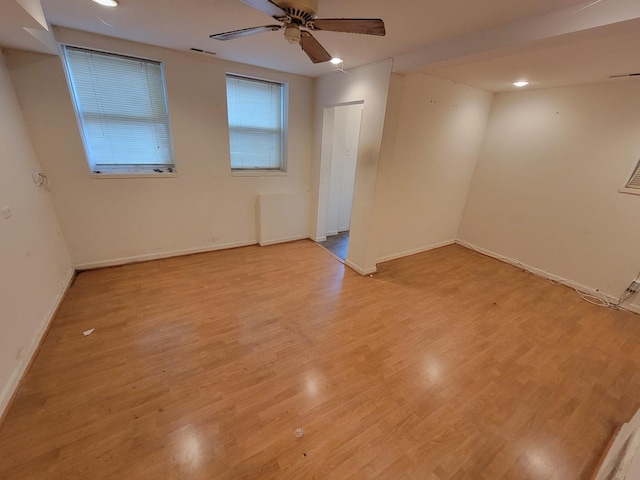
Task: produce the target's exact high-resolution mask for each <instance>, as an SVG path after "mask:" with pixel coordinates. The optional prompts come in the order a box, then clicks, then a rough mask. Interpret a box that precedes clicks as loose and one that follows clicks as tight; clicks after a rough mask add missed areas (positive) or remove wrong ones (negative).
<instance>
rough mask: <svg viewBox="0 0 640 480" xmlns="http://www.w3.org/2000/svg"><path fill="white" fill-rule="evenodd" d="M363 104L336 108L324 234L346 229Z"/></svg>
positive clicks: (351, 202)
mask: <svg viewBox="0 0 640 480" xmlns="http://www.w3.org/2000/svg"><path fill="white" fill-rule="evenodd" d="M361 120H362V104H355V105H345V106H341V107H335V111H334V124H333V149H332V155H331V179H330V186H329V208H328V211H327V235H337V234H338V233H339V232H344V231H347V230H349V227H350V225H351V209H352V207H353V188H354V186H355V181H356V163H357V159H358V141H359V139H360V123H361Z"/></svg>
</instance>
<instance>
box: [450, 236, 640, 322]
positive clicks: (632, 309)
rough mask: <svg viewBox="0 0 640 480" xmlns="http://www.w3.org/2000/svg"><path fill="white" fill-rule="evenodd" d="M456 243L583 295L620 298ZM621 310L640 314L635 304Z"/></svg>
mask: <svg viewBox="0 0 640 480" xmlns="http://www.w3.org/2000/svg"><path fill="white" fill-rule="evenodd" d="M455 243H456V244H457V245H460V246H461V247H464V248H468V249H469V250H473V251H476V252H478V253H481V254H482V255H486V256H488V257H491V258H493V259H495V260H499V261H501V262H503V263H506V264H509V265H512V266H514V267H516V268H519V269H521V270H524V271H526V272H529V273H532V274H533V275H536V276H538V277H542V278H544V279H548V280H553V281H554V282H558V283H560V284H562V285H563V286H565V287H569V288H572V289H574V290H579V291H580V292H583V293H587V294H589V295H594V296H596V297H604V298H606V299H607V300H608V301H609V302H611V303H614V304H615V303H616V302H617V301H618V297H616V296H615V295H612V294H610V293H607V292H603V291H602V290H599V289H597V288H595V287H590V286H588V285H584V284H582V283H578V282H576V281H574V280H571V279H568V278H564V277H560V276H558V275H555V274H553V273H550V272H547V271H546V270H542V269H540V268H537V267H534V266H531V265H528V264H526V263H523V262H521V261H520V260H518V259H516V258H509V257H505V256H504V255H500V254H499V253H496V252H493V251H491V250H487V249H486V248H482V247H479V246H477V245H474V244H472V243H470V242H467V241H465V240H462V239H459V238H458V239H456V241H455ZM620 310H626V311H629V312H632V313H637V314H640V306H638V305H634V304H633V303H628V304H626V305H624V306H622V307H620Z"/></svg>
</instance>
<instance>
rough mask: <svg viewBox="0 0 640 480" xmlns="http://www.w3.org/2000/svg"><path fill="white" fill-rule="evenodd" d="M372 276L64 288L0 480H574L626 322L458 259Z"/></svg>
mask: <svg viewBox="0 0 640 480" xmlns="http://www.w3.org/2000/svg"><path fill="white" fill-rule="evenodd" d="M379 267H380V270H379V273H377V274H376V275H375V276H373V277H360V276H358V275H357V274H355V273H354V272H352V271H351V270H349V269H348V268H345V267H344V265H342V264H341V263H339V262H338V261H336V260H335V259H334V258H333V257H332V256H331V255H329V254H328V253H327V252H325V251H324V250H323V249H322V248H320V247H318V246H317V245H315V244H313V243H312V242H309V241H301V242H294V243H290V244H285V245H274V246H270V247H263V248H260V247H247V248H241V249H236V250H229V251H220V252H212V253H207V254H199V255H192V256H187V257H181V258H173V259H165V260H158V261H153V262H147V263H140V264H136V265H127V266H123V267H114V268H107V269H102V270H94V271H89V272H84V273H81V274H79V275H78V276H77V277H76V280H75V282H74V285H73V286H72V288H71V289H70V291H69V292H68V294H67V297H66V298H65V301H64V303H63V304H62V305H61V307H60V309H59V311H58V314H57V316H56V318H55V319H54V321H53V324H52V326H51V329H50V331H49V334H48V336H47V338H46V340H45V342H44V343H43V345H42V347H41V349H40V351H39V353H38V356H37V358H36V359H35V361H34V363H33V366H32V368H31V370H30V371H29V373H28V375H27V376H26V378H25V379H24V382H23V385H22V389H21V391H20V392H19V393H18V395H17V397H16V400H15V402H14V404H13V405H12V407H11V409H10V411H9V412H8V414H7V415H6V420H5V422H4V423H3V425H1V426H0V478H2V479H7V480H13V479H16V480H17V479H19V480H23V479H69V478H74V479H76V478H77V479H85V478H86V479H92V480H102V479H104V480H107V479H109V480H110V479H121V478H131V479H158V478H163V479H182V478H189V479H212V478H220V479H236V478H237V479H245V478H246V479H254V478H255V479H258V478H259V479H269V478H278V479H282V478H304V479H313V478H318V479H320V478H322V479H325V478H336V479H351V478H353V479H365V478H382V479H385V478H389V479H421V480H424V479H433V480H445V479H446V480H462V479H474V480H478V479H485V480H496V479H497V480H500V479H504V480H511V479H514V480H515V479H517V480H522V479H545V480H549V479H558V480H560V479H562V480H567V479H576V480H581V479H587V478H589V476H590V474H591V472H592V470H593V468H594V467H595V465H596V463H597V461H598V459H599V458H600V454H601V452H602V449H604V448H605V446H606V444H607V441H608V439H609V438H610V435H611V433H612V432H613V431H614V429H615V428H616V426H618V425H620V424H622V423H624V422H625V421H627V420H628V419H629V418H630V417H631V416H632V414H633V413H634V412H635V411H636V410H637V409H638V408H640V368H639V367H640V320H639V319H640V317H638V316H636V315H632V314H629V313H625V312H616V311H611V310H608V309H604V308H599V307H595V306H593V305H590V304H588V303H586V302H584V301H582V300H581V299H580V298H579V297H578V296H577V295H575V293H574V292H573V291H572V290H570V289H567V288H564V287H559V286H554V285H552V284H551V283H549V282H547V281H545V280H543V279H540V278H538V277H535V276H533V275H531V274H528V273H525V272H522V271H520V270H518V269H516V268H514V267H511V266H508V265H505V264H502V263H500V262H497V261H495V260H493V259H490V258H487V257H484V256H482V255H479V254H477V253H475V252H472V251H469V250H466V249H464V248H462V247H460V246H449V247H444V248H441V249H437V250H433V251H431V252H427V253H423V254H419V255H414V256H412V257H408V258H404V259H400V260H396V261H393V262H388V263H385V264H382V265H380V266H379ZM90 328H95V331H94V333H93V334H91V335H90V336H88V337H84V336H83V335H82V332H83V331H85V330H88V329H90ZM297 428H303V429H304V435H302V437H299V438H298V437H296V435H295V431H296V429H297Z"/></svg>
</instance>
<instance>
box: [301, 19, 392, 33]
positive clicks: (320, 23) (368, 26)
mask: <svg viewBox="0 0 640 480" xmlns="http://www.w3.org/2000/svg"><path fill="white" fill-rule="evenodd" d="M311 24H312V25H313V28H314V29H315V30H327V31H329V32H345V33H362V34H365V35H380V36H384V35H385V34H386V31H385V29H384V22H383V21H382V20H380V19H379V18H316V19H315V20H312V21H311Z"/></svg>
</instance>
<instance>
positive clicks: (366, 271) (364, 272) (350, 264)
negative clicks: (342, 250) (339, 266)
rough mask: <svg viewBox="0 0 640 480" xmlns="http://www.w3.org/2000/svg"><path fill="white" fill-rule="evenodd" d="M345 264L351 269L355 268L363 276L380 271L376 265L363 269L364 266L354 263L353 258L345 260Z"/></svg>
mask: <svg viewBox="0 0 640 480" xmlns="http://www.w3.org/2000/svg"><path fill="white" fill-rule="evenodd" d="M344 264H345V265H346V266H347V267H349V268H350V269H351V270H354V271H355V272H356V273H357V274H359V275H362V276H363V277H366V276H367V275H373V274H374V273H376V272H377V271H378V269H377V268H376V267H373V268H368V269H363V268H362V267H360V266H358V265H356V264H355V263H353V262H352V261H351V260H348V259H347V260H345V261H344Z"/></svg>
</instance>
